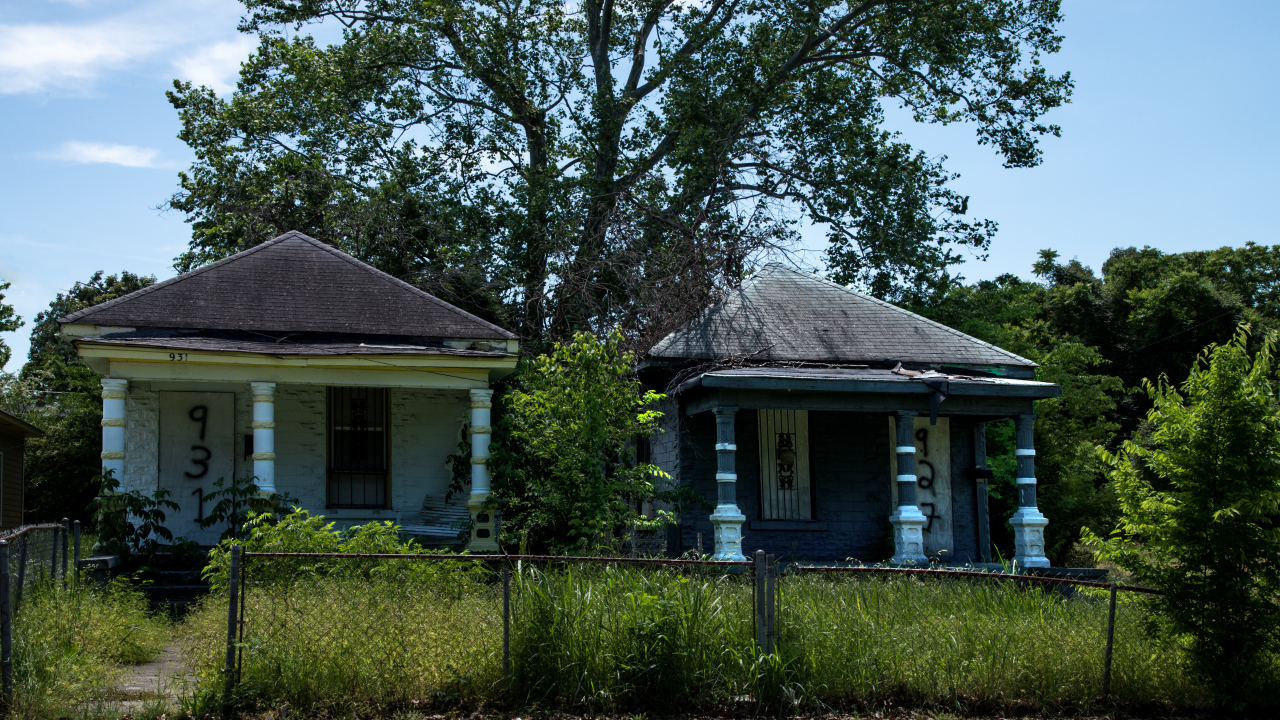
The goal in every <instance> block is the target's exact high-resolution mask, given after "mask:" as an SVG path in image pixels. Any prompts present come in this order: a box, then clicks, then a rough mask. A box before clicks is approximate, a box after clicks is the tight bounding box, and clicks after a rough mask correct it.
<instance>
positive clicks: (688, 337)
mask: <svg viewBox="0 0 1280 720" xmlns="http://www.w3.org/2000/svg"><path fill="white" fill-rule="evenodd" d="M648 354H649V356H650V357H653V358H672V359H675V358H689V359H705V360H720V359H725V358H733V357H748V358H749V359H750V360H753V361H763V362H768V361H809V362H824V363H865V362H876V363H879V362H884V361H895V360H897V361H902V362H908V363H926V364H935V363H936V364H948V363H954V364H964V365H1006V366H1020V367H1034V366H1035V363H1033V362H1031V361H1030V360H1027V359H1026V358H1024V357H1020V356H1018V355H1014V354H1013V353H1011V352H1008V351H1005V350H1001V349H1000V348H998V347H996V346H994V345H991V344H990V343H985V342H983V341H981V340H978V339H977V338H974V337H970V336H969V335H965V334H964V333H962V332H959V331H958V330H953V329H951V328H949V327H947V326H945V325H942V324H939V323H936V322H934V321H932V320H929V319H927V318H924V317H921V316H919V315H916V314H915V313H912V312H908V311H906V310H903V309H902V308H900V307H897V306H895V305H891V304H889V303H887V302H884V301H883V300H877V299H876V298H873V297H870V296H867V295H863V294H862V293H858V292H855V291H853V290H850V289H849V288H846V287H844V286H842V285H837V284H835V283H833V282H828V281H826V280H823V279H821V278H818V277H815V276H813V275H808V274H806V273H802V272H799V271H797V270H793V269H791V268H788V267H786V266H784V265H781V264H779V263H769V264H768V265H765V266H764V268H763V269H761V270H760V271H759V272H758V273H756V274H755V275H753V276H752V277H751V278H750V279H748V280H747V281H746V282H744V283H743V284H742V287H741V288H739V289H738V290H735V291H733V292H732V293H730V294H729V296H728V297H726V298H725V299H724V300H722V301H720V302H718V303H715V304H714V305H711V306H709V307H707V308H705V309H704V310H703V311H702V312H700V313H699V314H698V315H697V316H696V317H694V318H693V319H692V320H690V321H689V322H687V323H685V324H684V325H683V326H681V327H680V328H679V329H677V330H676V331H675V332H673V333H671V334H670V335H668V336H666V337H665V338H663V339H662V340H661V341H660V342H659V343H658V344H657V345H654V346H653V348H652V349H650V350H649V353H648Z"/></svg>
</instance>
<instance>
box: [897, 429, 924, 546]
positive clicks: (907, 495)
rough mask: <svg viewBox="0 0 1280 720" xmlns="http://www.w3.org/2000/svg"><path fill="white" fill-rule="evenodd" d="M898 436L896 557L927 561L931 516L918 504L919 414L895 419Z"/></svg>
mask: <svg viewBox="0 0 1280 720" xmlns="http://www.w3.org/2000/svg"><path fill="white" fill-rule="evenodd" d="M895 427H896V428H897V438H895V440H894V448H893V450H894V453H895V454H897V456H898V476H897V477H895V478H894V482H896V483H897V484H898V507H896V508H894V511H893V514H892V515H890V516H889V524H891V525H893V557H892V558H891V559H890V562H892V563H894V564H896V565H912V564H917V563H927V562H929V559H928V558H927V557H925V554H924V526H925V523H926V522H927V521H928V518H926V517H925V516H924V514H923V513H921V512H920V508H919V507H917V506H916V438H915V429H916V414H915V413H914V412H908V411H902V412H899V413H898V419H897V422H896V423H895Z"/></svg>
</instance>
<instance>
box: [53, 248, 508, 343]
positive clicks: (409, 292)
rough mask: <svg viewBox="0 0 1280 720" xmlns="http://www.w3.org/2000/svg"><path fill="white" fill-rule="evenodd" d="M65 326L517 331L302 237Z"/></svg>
mask: <svg viewBox="0 0 1280 720" xmlns="http://www.w3.org/2000/svg"><path fill="white" fill-rule="evenodd" d="M61 322H64V323H83V324H93V325H108V326H118V327H133V328H180V329H192V330H248V331H257V332H266V333H281V332H284V333H288V332H321V333H350V334H359V335H396V336H412V337H435V338H467V339H479V340H484V339H488V340H505V339H511V338H515V335H514V334H513V333H511V332H508V331H507V330H504V329H502V328H500V327H498V326H497V325H494V324H492V323H489V322H486V321H484V320H481V319H480V318H478V317H476V316H475V315H472V314H470V313H468V312H465V311H463V310H460V309H458V308H456V307H454V306H453V305H450V304H449V303H447V302H445V301H443V300H441V299H439V298H437V297H435V296H433V295H430V294H428V293H425V292H423V291H422V290H419V289H417V288H415V287H413V286H412V285H409V284H408V283H405V282H402V281H400V280H397V279H396V278H394V277H392V276H390V275H388V274H386V273H384V272H382V271H381V270H378V269H376V268H374V267H371V266H369V265H367V264H365V263H362V262H360V261H359V260H357V259H355V258H353V257H351V256H350V255H347V254H346V253H344V252H341V251H339V250H336V249H334V248H332V247H329V246H328V245H325V244H324V243H322V242H320V241H318V240H315V239H312V238H310V237H307V236H306V235H303V234H302V233H300V232H296V231H295V232H287V233H285V234H283V235H281V236H279V237H277V238H275V239H273V240H270V241H268V242H265V243H263V244H261V245H258V246H257V247H254V248H251V249H249V250H245V251H244V252H240V253H236V254H235V255H232V256H231V257H229V258H226V259H224V260H219V261H218V262H215V263H212V264H210V265H206V266H204V267H202V268H199V269H196V270H192V271H191V272H188V273H183V274H182V275H179V276H178V277H176V278H173V279H171V280H166V281H164V282H161V283H156V284H155V285H152V286H150V287H147V288H143V289H142V290H138V291H137V292H134V293H130V294H128V295H125V296H124V297H121V298H117V299H115V300H112V301H110V302H106V303H103V304H101V305H96V306H94V307H91V308H86V309H84V310H81V311H79V312H75V313H72V314H70V315H68V316H66V317H65V318H62V320H61Z"/></svg>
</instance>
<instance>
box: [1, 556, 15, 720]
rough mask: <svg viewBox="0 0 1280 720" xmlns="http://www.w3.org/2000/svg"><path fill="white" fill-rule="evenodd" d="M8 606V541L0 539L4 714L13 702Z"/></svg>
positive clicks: (11, 635) (11, 621) (10, 628)
mask: <svg viewBox="0 0 1280 720" xmlns="http://www.w3.org/2000/svg"><path fill="white" fill-rule="evenodd" d="M10 609H11V608H10V607H9V543H7V542H5V541H4V540H0V674H2V675H3V676H4V678H3V682H4V702H3V708H4V713H5V714H6V715H8V714H9V708H10V707H11V706H12V704H13V618H12V617H11V613H10Z"/></svg>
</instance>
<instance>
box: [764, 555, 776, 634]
mask: <svg viewBox="0 0 1280 720" xmlns="http://www.w3.org/2000/svg"><path fill="white" fill-rule="evenodd" d="M765 564H766V572H765V578H766V589H765V596H766V598H767V599H766V601H765V628H764V632H765V635H764V637H765V645H764V651H765V654H767V655H772V654H773V652H774V650H775V649H776V648H775V645H776V643H777V637H778V628H777V625H776V621H777V602H776V601H777V597H778V559H777V558H776V557H774V556H773V555H768V556H766V557H765Z"/></svg>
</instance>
